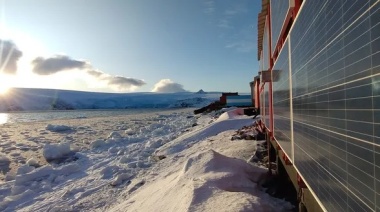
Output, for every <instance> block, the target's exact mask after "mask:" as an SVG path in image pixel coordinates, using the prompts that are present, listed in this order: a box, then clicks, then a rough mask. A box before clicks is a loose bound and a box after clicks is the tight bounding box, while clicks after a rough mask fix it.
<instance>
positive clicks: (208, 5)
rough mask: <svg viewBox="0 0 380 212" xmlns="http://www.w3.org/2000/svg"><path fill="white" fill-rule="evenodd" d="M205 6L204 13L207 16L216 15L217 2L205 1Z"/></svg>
mask: <svg viewBox="0 0 380 212" xmlns="http://www.w3.org/2000/svg"><path fill="white" fill-rule="evenodd" d="M203 5H204V7H205V8H204V10H203V12H204V13H206V14H211V13H214V12H215V2H214V1H211V0H210V1H204V2H203Z"/></svg>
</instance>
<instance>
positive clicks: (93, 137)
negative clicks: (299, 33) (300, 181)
mask: <svg viewBox="0 0 380 212" xmlns="http://www.w3.org/2000/svg"><path fill="white" fill-rule="evenodd" d="M253 121H254V120H253V119H252V118H251V117H248V116H245V115H243V114H242V110H241V109H233V110H229V111H227V110H226V112H225V113H223V114H222V115H220V116H219V117H218V118H217V119H216V118H214V116H213V114H208V115H197V116H194V115H193V114H192V110H190V109H182V110H175V111H165V112H162V113H160V114H157V113H152V114H144V115H133V116H121V117H107V118H91V119H90V118H89V119H79V120H78V119H76V120H54V121H48V122H38V123H33V124H30V123H24V124H13V125H12V124H6V125H4V126H3V127H2V128H1V130H2V131H1V136H2V137H1V139H2V141H4V142H2V143H1V148H2V154H1V155H0V168H1V170H3V172H7V174H6V175H5V179H4V180H3V182H2V183H1V184H0V201H1V202H0V211H16V210H17V211H287V210H290V209H292V208H293V206H292V205H291V204H290V203H288V202H285V201H284V200H279V199H275V198H273V197H271V196H269V195H268V194H266V193H265V192H264V191H263V189H262V188H260V182H262V180H263V179H264V176H265V173H266V172H267V170H266V169H264V168H261V167H258V166H255V165H253V164H251V163H247V162H246V161H247V160H248V159H249V158H250V157H251V156H252V155H253V154H254V153H255V151H256V147H257V145H256V142H255V141H253V140H231V136H232V135H233V134H234V132H235V130H237V129H239V128H241V127H243V126H246V125H250V124H252V123H253ZM10 164H13V166H12V165H10Z"/></svg>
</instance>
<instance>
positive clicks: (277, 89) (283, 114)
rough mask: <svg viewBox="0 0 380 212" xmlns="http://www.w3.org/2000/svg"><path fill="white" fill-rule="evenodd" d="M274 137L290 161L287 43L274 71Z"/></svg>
mask: <svg viewBox="0 0 380 212" xmlns="http://www.w3.org/2000/svg"><path fill="white" fill-rule="evenodd" d="M272 80H273V115H274V136H275V137H276V139H277V141H278V143H279V144H280V146H281V148H282V149H283V150H285V153H286V154H287V155H288V157H289V159H291V158H293V152H292V147H291V145H292V144H291V126H290V125H291V119H290V112H291V111H290V101H291V99H290V85H289V42H288V41H286V42H285V44H284V46H283V48H282V50H281V52H280V54H279V56H278V58H277V60H276V63H275V64H274V67H273V70H272Z"/></svg>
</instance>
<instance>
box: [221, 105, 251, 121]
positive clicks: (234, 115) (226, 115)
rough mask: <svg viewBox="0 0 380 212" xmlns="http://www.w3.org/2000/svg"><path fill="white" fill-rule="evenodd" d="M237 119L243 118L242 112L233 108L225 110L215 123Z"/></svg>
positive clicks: (240, 109)
mask: <svg viewBox="0 0 380 212" xmlns="http://www.w3.org/2000/svg"><path fill="white" fill-rule="evenodd" d="M237 117H244V110H243V109H242V108H234V109H231V110H227V111H226V112H224V113H223V114H222V115H220V116H219V118H218V119H217V120H216V121H217V122H219V121H224V120H228V119H234V118H237Z"/></svg>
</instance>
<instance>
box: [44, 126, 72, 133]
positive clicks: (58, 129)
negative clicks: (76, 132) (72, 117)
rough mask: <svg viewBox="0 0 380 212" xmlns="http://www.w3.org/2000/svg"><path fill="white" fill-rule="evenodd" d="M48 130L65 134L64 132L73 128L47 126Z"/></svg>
mask: <svg viewBox="0 0 380 212" xmlns="http://www.w3.org/2000/svg"><path fill="white" fill-rule="evenodd" d="M46 130H49V131H51V132H64V131H69V130H72V128H71V127H69V126H66V125H52V124H48V125H47V126H46Z"/></svg>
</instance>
